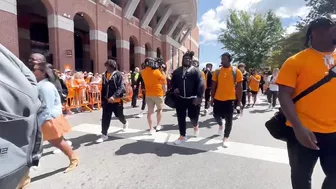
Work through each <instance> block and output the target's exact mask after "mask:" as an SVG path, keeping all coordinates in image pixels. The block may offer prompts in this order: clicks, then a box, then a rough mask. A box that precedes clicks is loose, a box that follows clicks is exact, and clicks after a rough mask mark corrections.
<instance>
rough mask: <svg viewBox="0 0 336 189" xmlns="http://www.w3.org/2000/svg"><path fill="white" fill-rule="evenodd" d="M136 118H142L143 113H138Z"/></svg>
mask: <svg viewBox="0 0 336 189" xmlns="http://www.w3.org/2000/svg"><path fill="white" fill-rule="evenodd" d="M135 117H136V118H142V117H143V113H140V114H138V115H136V116H135Z"/></svg>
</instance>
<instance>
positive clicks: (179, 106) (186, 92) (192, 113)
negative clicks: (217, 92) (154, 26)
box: [171, 51, 204, 145]
mask: <svg viewBox="0 0 336 189" xmlns="http://www.w3.org/2000/svg"><path fill="white" fill-rule="evenodd" d="M193 56H194V52H189V51H188V52H186V53H185V54H184V55H183V60H182V67H179V68H177V69H176V70H175V71H174V72H173V74H172V81H171V85H172V90H174V93H175V94H176V95H177V100H176V114H177V122H178V125H179V131H180V137H179V138H178V139H177V140H176V141H175V142H174V143H175V144H176V145H179V144H181V143H183V142H185V141H186V140H187V137H186V129H187V127H186V117H187V112H188V117H189V118H190V121H191V123H192V124H193V126H194V132H195V135H198V118H199V114H200V109H201V103H202V98H203V93H204V82H203V78H202V74H201V71H200V70H199V69H198V68H195V67H193V66H192V58H193Z"/></svg>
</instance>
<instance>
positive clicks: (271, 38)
mask: <svg viewBox="0 0 336 189" xmlns="http://www.w3.org/2000/svg"><path fill="white" fill-rule="evenodd" d="M283 33H284V30H283V28H282V25H281V21H280V18H279V17H277V16H276V15H275V14H274V13H273V12H272V11H269V12H267V13H266V14H260V13H255V14H252V13H249V12H247V11H238V10H230V15H229V17H228V20H227V29H222V33H221V34H220V35H219V37H218V41H219V42H220V43H222V44H223V49H226V50H228V51H230V52H232V53H233V56H234V58H235V61H236V62H244V63H245V64H246V65H247V66H248V67H250V68H261V67H263V66H264V63H265V62H264V61H265V60H266V59H267V57H269V56H270V55H271V52H272V50H273V49H275V48H276V47H277V46H278V45H279V44H278V43H279V42H280V41H281V39H282V36H283Z"/></svg>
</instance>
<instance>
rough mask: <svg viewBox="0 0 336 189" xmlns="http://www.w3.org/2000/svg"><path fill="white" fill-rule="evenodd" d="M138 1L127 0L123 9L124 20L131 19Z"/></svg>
mask: <svg viewBox="0 0 336 189" xmlns="http://www.w3.org/2000/svg"><path fill="white" fill-rule="evenodd" d="M139 2H140V0H128V2H127V4H126V6H125V8H124V18H126V19H128V20H129V19H131V18H132V16H133V14H134V11H135V9H136V8H137V6H138V4H139Z"/></svg>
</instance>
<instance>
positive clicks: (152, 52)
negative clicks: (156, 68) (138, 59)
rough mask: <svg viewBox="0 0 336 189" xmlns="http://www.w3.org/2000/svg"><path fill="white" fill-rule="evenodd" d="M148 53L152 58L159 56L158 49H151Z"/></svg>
mask: <svg viewBox="0 0 336 189" xmlns="http://www.w3.org/2000/svg"><path fill="white" fill-rule="evenodd" d="M148 55H149V57H152V58H156V57H157V53H156V51H149V53H148Z"/></svg>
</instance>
